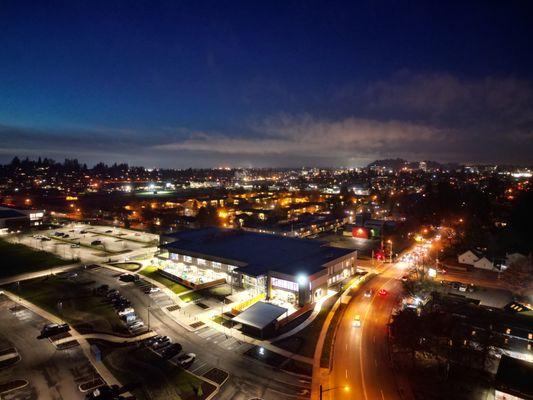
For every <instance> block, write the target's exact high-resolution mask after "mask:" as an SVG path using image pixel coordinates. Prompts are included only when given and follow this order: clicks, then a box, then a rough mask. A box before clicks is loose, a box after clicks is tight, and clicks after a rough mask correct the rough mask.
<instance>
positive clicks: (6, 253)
mask: <svg viewBox="0 0 533 400" xmlns="http://www.w3.org/2000/svg"><path fill="white" fill-rule="evenodd" d="M0 258H1V260H2V263H1V266H0V278H7V277H9V276H13V275H18V274H23V273H26V272H34V271H39V270H43V269H47V268H50V267H57V266H59V265H66V264H72V263H73V261H72V260H64V259H62V258H59V257H58V256H56V255H54V254H52V253H48V252H46V251H42V250H35V249H32V248H31V247H28V246H25V245H23V244H15V243H10V242H7V241H5V240H2V239H0Z"/></svg>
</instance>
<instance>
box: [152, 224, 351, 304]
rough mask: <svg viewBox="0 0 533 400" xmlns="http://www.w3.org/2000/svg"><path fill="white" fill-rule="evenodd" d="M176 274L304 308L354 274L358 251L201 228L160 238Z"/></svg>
mask: <svg viewBox="0 0 533 400" xmlns="http://www.w3.org/2000/svg"><path fill="white" fill-rule="evenodd" d="M160 242H161V249H162V250H163V251H165V250H166V251H168V260H169V261H171V263H173V264H174V265H171V266H170V267H169V268H168V269H173V268H174V271H175V273H176V275H177V276H180V277H181V278H182V279H188V277H189V276H190V277H194V279H197V278H198V277H202V279H203V280H204V281H210V280H218V279H224V280H225V281H226V282H227V283H229V284H231V285H232V286H233V287H234V288H242V289H246V290H249V291H250V292H251V294H258V295H259V294H265V295H266V297H267V299H279V300H281V301H284V302H287V303H292V304H295V305H300V306H302V305H304V304H306V303H310V302H314V301H316V300H318V299H320V298H321V297H322V296H324V295H325V294H326V293H327V290H328V288H330V287H333V286H338V285H340V284H342V282H344V281H346V280H347V279H348V278H349V277H351V276H353V275H354V274H355V272H356V264H355V263H356V260H357V251H354V250H352V249H342V248H337V247H331V246H328V245H327V244H326V243H325V242H322V241H318V240H311V239H297V238H290V237H284V236H279V235H270V234H263V233H256V232H247V231H243V230H234V229H220V228H204V229H196V230H190V231H183V232H177V233H173V234H168V235H162V236H161V241H160Z"/></svg>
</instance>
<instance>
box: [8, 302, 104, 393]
mask: <svg viewBox="0 0 533 400" xmlns="http://www.w3.org/2000/svg"><path fill="white" fill-rule="evenodd" d="M47 322H48V321H46V320H44V319H43V318H41V317H40V316H38V315H36V314H34V313H33V312H31V311H29V310H27V309H26V308H23V307H20V306H17V305H16V304H15V303H13V302H12V301H10V300H8V299H7V298H6V297H5V296H0V348H5V347H11V346H14V347H15V348H16V349H17V350H18V352H19V353H20V355H21V357H22V359H21V361H20V362H19V363H17V364H15V365H14V366H12V367H7V368H4V369H2V370H0V381H2V382H5V381H10V380H13V379H25V380H27V381H28V382H29V385H28V386H26V387H25V388H23V389H20V390H16V391H13V392H11V393H8V394H6V395H4V396H2V399H3V400H4V399H5V400H34V399H35V400H37V399H39V400H41V399H42V400H49V399H52V400H70V399H73V400H76V399H84V398H85V396H84V394H82V393H81V392H80V391H79V390H78V385H80V384H81V383H84V382H87V381H90V380H92V379H93V378H94V377H95V376H97V375H96V373H95V371H94V369H93V367H92V366H91V364H90V363H89V361H88V360H87V359H86V358H85V356H84V354H83V352H82V351H81V349H80V347H79V346H76V347H73V348H70V349H67V350H57V349H56V348H55V347H54V346H53V345H52V343H51V342H50V341H49V340H47V339H43V340H38V339H37V336H38V335H39V333H40V330H41V328H42V326H43V325H44V324H45V323H47Z"/></svg>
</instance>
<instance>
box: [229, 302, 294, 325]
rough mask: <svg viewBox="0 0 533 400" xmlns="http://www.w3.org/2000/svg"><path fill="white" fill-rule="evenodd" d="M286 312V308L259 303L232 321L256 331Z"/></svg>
mask: <svg viewBox="0 0 533 400" xmlns="http://www.w3.org/2000/svg"><path fill="white" fill-rule="evenodd" d="M286 312H287V309H286V308H283V307H280V306H277V305H275V304H271V303H265V302H263V301H259V302H257V303H255V304H254V305H252V306H251V307H249V308H247V309H246V310H245V311H243V312H242V313H240V314H239V315H237V316H236V317H235V318H233V321H234V322H237V323H239V324H243V325H248V326H252V327H254V328H257V329H264V328H265V327H266V326H268V325H269V324H270V323H272V322H274V321H275V320H277V319H278V318H279V317H280V316H282V315H283V314H285V313H286Z"/></svg>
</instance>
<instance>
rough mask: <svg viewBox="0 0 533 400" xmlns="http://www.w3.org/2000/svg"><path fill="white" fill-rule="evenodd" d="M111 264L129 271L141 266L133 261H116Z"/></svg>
mask: <svg viewBox="0 0 533 400" xmlns="http://www.w3.org/2000/svg"><path fill="white" fill-rule="evenodd" d="M111 265H112V266H113V267H117V268H121V269H125V270H126V271H130V272H135V271H137V270H138V269H139V268H141V266H142V264H140V263H134V262H123V263H116V264H111Z"/></svg>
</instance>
